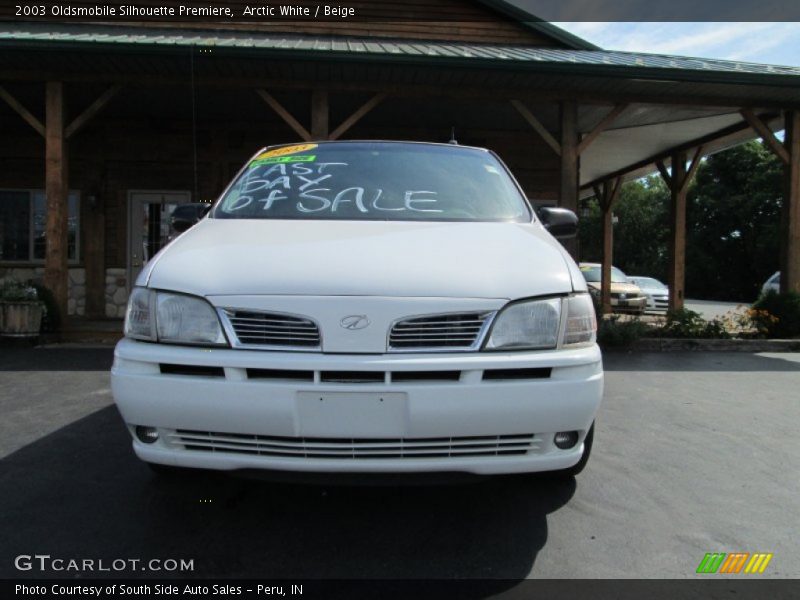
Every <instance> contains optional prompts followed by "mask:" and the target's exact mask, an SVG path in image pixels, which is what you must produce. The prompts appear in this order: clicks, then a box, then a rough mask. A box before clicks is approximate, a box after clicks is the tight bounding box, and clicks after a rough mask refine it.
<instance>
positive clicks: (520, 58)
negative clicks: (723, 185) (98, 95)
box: [0, 23, 800, 87]
mask: <svg viewBox="0 0 800 600" xmlns="http://www.w3.org/2000/svg"><path fill="white" fill-rule="evenodd" d="M2 46H6V47H17V48H22V47H38V48H44V49H58V48H66V47H68V48H72V49H83V48H85V49H98V50H99V49H103V48H109V47H116V48H119V49H120V50H123V49H124V50H131V51H141V50H145V49H149V50H155V51H165V52H169V51H177V50H180V51H183V49H186V48H190V47H194V48H198V49H212V51H213V52H214V53H215V54H225V55H229V56H234V55H237V54H244V55H251V56H252V55H258V56H265V55H269V56H273V57H285V58H320V59H332V60H333V59H339V60H350V61H352V60H368V61H386V62H402V63H413V64H430V65H442V64H447V65H453V66H468V67H469V66H474V67H491V68H510V69H520V70H528V69H531V70H539V71H545V72H559V73H566V72H570V73H576V74H587V75H595V76H598V75H599V76H619V77H627V78H630V77H637V78H647V79H664V80H673V81H682V80H690V81H709V82H710V81H716V82H725V83H745V84H747V83H750V84H756V85H758V84H761V85H789V86H792V87H794V86H800V67H791V66H775V65H762V64H755V63H749V62H740V61H725V60H717V59H706V58H690V57H683V56H669V55H659V54H643V53H633V52H618V51H612V50H571V49H554V48H539V47H529V46H518V45H496V44H466V43H454V42H432V41H418V40H393V39H384V38H360V37H335V36H307V35H294V34H284V33H259V32H239V31H224V32H223V31H208V30H203V31H190V30H176V29H166V28H164V29H151V28H146V29H145V28H141V27H121V26H95V25H66V24H38V23H37V24H34V23H28V24H25V23H14V24H11V23H0V47H2Z"/></svg>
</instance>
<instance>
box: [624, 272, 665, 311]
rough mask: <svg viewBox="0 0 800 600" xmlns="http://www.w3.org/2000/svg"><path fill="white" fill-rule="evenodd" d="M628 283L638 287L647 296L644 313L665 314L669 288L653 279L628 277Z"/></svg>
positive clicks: (638, 276) (636, 276) (637, 276)
mask: <svg viewBox="0 0 800 600" xmlns="http://www.w3.org/2000/svg"><path fill="white" fill-rule="evenodd" d="M628 281H630V282H631V283H632V284H634V285H636V286H638V287H639V289H640V290H642V293H643V294H644V295H645V296H647V306H646V307H645V309H644V310H645V312H649V313H666V312H667V310H668V309H669V288H668V287H667V286H666V285H664V284H663V283H661V282H660V281H659V280H658V279H655V278H653V277H643V276H640V275H629V276H628Z"/></svg>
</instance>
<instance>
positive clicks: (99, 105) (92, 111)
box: [64, 85, 122, 139]
mask: <svg viewBox="0 0 800 600" xmlns="http://www.w3.org/2000/svg"><path fill="white" fill-rule="evenodd" d="M120 89H122V86H121V85H112V86H111V87H110V88H108V89H107V90H106V91H105V92H103V93H102V94H101V95H100V97H99V98H98V99H97V100H95V101H94V102H92V103H91V104H90V105H89V107H88V108H87V109H86V110H84V111H83V112H82V113H81V114H80V115H78V116H77V117H76V118H75V119H73V120H72V123H70V124H69V125H68V126H67V128H66V130H65V131H64V136H65V137H66V138H67V139H69V138H71V137H72V136H73V135H75V134H76V133H77V132H78V131H79V130H80V129H81V128H82V127H83V126H84V125H86V124H87V123H88V122H89V121H91V120H92V118H94V116H95V115H97V113H99V112H100V111H101V110H103V108H105V106H106V104H108V102H109V100H111V98H113V97H114V95H115V94H116V93H117V92H118V91H119V90H120Z"/></svg>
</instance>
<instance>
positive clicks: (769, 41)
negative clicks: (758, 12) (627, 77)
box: [553, 22, 800, 66]
mask: <svg viewBox="0 0 800 600" xmlns="http://www.w3.org/2000/svg"><path fill="white" fill-rule="evenodd" d="M553 24H554V25H557V26H559V27H561V28H562V29H565V30H567V31H569V32H570V33H574V34H575V35H577V36H579V37H582V38H584V39H585V40H588V41H590V42H592V43H594V44H596V45H598V46H600V47H601V48H604V49H607V50H625V51H629V52H650V53H654V54H677V55H679V56H698V57H703V58H718V59H725V60H734V61H744V62H755V63H764V64H774V65H788V66H800V23H797V22H783V23H737V22H725V23H685V22H680V23H679V22H659V23H637V22H631V23H627V22H626V23H603V22H590V23H582V22H556V23H553Z"/></svg>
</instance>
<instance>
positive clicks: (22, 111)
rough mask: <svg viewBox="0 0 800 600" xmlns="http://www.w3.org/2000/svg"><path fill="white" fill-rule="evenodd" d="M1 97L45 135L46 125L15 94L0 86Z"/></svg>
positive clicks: (38, 131)
mask: <svg viewBox="0 0 800 600" xmlns="http://www.w3.org/2000/svg"><path fill="white" fill-rule="evenodd" d="M0 98H2V99H3V100H5V101H6V103H7V104H8V105H9V106H10V107H11V108H13V109H14V111H16V113H17V114H18V115H19V116H20V117H22V118H23V119H24V120H25V122H26V123H27V124H28V125H30V126H31V127H33V128H34V129H35V130H36V131H37V133H38V134H39V135H41V136H42V137H44V135H45V127H44V125H42V122H41V121H40V120H39V119H37V118H36V117H34V116H33V115H32V114H31V113H30V111H29V110H28V109H27V108H25V107H24V106H23V105H22V103H21V102H19V101H18V100H17V99H16V98H14V96H12V95H11V94H10V93H9V92H8V91H7V90H6V89H5V88H4V87H3V86H0Z"/></svg>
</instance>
